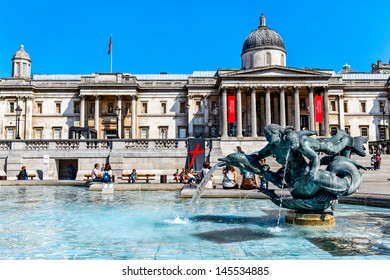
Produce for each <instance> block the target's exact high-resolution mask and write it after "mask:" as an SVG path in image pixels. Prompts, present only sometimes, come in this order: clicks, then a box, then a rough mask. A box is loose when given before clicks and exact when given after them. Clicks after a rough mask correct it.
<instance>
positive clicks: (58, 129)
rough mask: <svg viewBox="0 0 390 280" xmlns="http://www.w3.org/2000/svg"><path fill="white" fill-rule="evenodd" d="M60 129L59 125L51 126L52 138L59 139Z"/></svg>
mask: <svg viewBox="0 0 390 280" xmlns="http://www.w3.org/2000/svg"><path fill="white" fill-rule="evenodd" d="M61 131H62V129H61V128H60V127H55V128H53V139H61Z"/></svg>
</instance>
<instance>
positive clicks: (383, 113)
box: [379, 101, 386, 143]
mask: <svg viewBox="0 0 390 280" xmlns="http://www.w3.org/2000/svg"><path fill="white" fill-rule="evenodd" d="M379 104H380V106H381V110H382V116H383V118H382V121H383V134H384V135H383V137H384V142H385V143H386V127H385V105H386V104H385V101H380V103H379Z"/></svg>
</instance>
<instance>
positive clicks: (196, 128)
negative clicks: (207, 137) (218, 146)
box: [194, 125, 203, 138]
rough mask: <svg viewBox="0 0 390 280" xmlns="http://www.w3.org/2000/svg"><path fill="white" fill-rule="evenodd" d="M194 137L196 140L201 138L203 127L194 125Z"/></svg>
mask: <svg viewBox="0 0 390 280" xmlns="http://www.w3.org/2000/svg"><path fill="white" fill-rule="evenodd" d="M194 136H195V137H197V138H198V137H202V136H203V126H202V125H194Z"/></svg>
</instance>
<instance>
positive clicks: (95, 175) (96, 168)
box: [91, 163, 102, 182]
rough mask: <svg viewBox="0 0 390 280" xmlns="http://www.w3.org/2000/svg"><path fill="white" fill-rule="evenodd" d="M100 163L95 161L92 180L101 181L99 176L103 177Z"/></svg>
mask: <svg viewBox="0 0 390 280" xmlns="http://www.w3.org/2000/svg"><path fill="white" fill-rule="evenodd" d="M99 167H100V165H99V163H95V165H94V166H93V169H92V171H91V176H92V181H94V182H96V181H99V178H101V177H102V174H101V173H100V168H99Z"/></svg>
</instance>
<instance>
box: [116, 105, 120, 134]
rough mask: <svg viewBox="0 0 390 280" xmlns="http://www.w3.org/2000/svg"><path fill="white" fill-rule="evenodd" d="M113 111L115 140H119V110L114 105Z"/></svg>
mask: <svg viewBox="0 0 390 280" xmlns="http://www.w3.org/2000/svg"><path fill="white" fill-rule="evenodd" d="M114 110H115V114H116V138H119V114H120V113H121V108H119V106H118V105H116V107H115V109H114Z"/></svg>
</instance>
